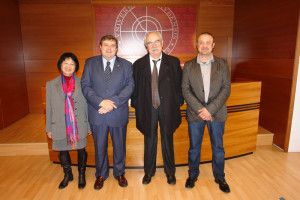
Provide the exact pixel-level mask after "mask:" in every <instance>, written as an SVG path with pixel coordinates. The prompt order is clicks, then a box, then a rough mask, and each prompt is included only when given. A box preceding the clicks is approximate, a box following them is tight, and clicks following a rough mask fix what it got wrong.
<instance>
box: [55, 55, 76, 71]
mask: <svg viewBox="0 0 300 200" xmlns="http://www.w3.org/2000/svg"><path fill="white" fill-rule="evenodd" d="M68 58H71V59H72V60H73V61H74V62H75V72H77V71H78V69H79V62H78V59H77V57H76V56H75V55H74V54H73V53H64V54H62V55H61V56H60V58H59V60H58V62H57V68H58V70H59V71H60V72H61V64H62V63H63V62H64V61H65V60H66V59H68Z"/></svg>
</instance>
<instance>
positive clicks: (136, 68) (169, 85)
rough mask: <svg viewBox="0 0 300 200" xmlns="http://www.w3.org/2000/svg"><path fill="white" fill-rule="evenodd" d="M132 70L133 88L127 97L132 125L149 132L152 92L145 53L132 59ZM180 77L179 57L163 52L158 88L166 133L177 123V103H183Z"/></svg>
mask: <svg viewBox="0 0 300 200" xmlns="http://www.w3.org/2000/svg"><path fill="white" fill-rule="evenodd" d="M133 74H134V75H133V76H134V82H135V89H134V92H133V95H132V97H131V106H132V107H134V108H135V113H136V127H137V129H139V130H140V131H141V132H142V133H143V134H144V135H146V136H151V117H152V116H151V115H152V93H151V68H150V59H149V54H147V55H145V56H144V57H142V58H140V59H138V60H137V61H135V62H134V64H133ZM181 78H182V70H181V67H180V62H179V59H178V58H176V57H173V56H169V55H167V54H165V53H163V54H162V60H161V65H160V71H159V76H158V91H159V96H160V106H161V108H162V111H163V115H164V120H165V126H166V131H167V134H172V133H174V131H175V130H176V129H177V128H178V127H179V125H180V123H181V114H180V105H182V104H183V97H182V94H181Z"/></svg>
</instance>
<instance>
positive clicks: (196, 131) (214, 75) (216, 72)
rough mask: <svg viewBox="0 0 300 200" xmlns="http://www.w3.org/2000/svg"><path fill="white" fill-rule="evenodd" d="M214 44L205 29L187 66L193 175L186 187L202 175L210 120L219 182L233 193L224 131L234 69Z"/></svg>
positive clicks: (185, 79) (184, 81) (185, 89)
mask: <svg viewBox="0 0 300 200" xmlns="http://www.w3.org/2000/svg"><path fill="white" fill-rule="evenodd" d="M214 46H215V43H214V39H213V36H212V34H211V33H208V32H204V33H201V34H200V35H199V37H198V40H197V48H198V52H199V53H198V56H197V57H196V58H194V59H192V60H190V61H187V62H186V63H185V65H184V68H183V77H182V93H183V96H184V98H185V100H186V103H187V120H188V130H189V136H190V149H189V155H188V164H189V177H188V179H187V181H186V184H185V187H186V188H193V187H194V185H195V182H196V181H197V178H198V176H199V173H200V172H199V164H200V154H201V144H202V139H203V134H204V128H205V125H206V124H207V128H208V132H209V136H210V140H211V146H212V151H213V158H212V168H213V174H214V177H215V182H216V183H218V184H219V188H220V189H221V190H222V191H223V192H225V193H229V192H230V188H229V186H228V184H227V183H226V181H225V174H224V166H225V160H224V156H225V152H224V147H223V134H224V126H225V120H226V119H227V108H226V101H227V99H228V97H229V95H230V90H231V82H230V72H229V67H228V64H227V61H226V60H224V59H222V58H218V57H216V56H214V55H213V53H212V50H213V48H214Z"/></svg>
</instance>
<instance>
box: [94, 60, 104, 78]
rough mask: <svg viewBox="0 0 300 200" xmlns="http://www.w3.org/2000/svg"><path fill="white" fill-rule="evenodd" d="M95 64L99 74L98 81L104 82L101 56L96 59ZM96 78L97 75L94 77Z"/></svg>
mask: <svg viewBox="0 0 300 200" xmlns="http://www.w3.org/2000/svg"><path fill="white" fill-rule="evenodd" d="M96 64H97V70H96V71H97V72H98V73H99V77H100V79H99V80H103V81H104V80H105V75H104V66H103V59H102V56H98V59H97V61H96ZM96 76H98V75H96Z"/></svg>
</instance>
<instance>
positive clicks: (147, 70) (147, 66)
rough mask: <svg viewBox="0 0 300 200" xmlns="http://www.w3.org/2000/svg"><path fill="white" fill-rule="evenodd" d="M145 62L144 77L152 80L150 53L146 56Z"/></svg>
mask: <svg viewBox="0 0 300 200" xmlns="http://www.w3.org/2000/svg"><path fill="white" fill-rule="evenodd" d="M144 63H145V65H143V69H142V73H143V75H144V77H145V78H146V79H147V80H148V81H149V82H151V67H150V58H149V53H148V54H147V55H146V56H145V57H144Z"/></svg>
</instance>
